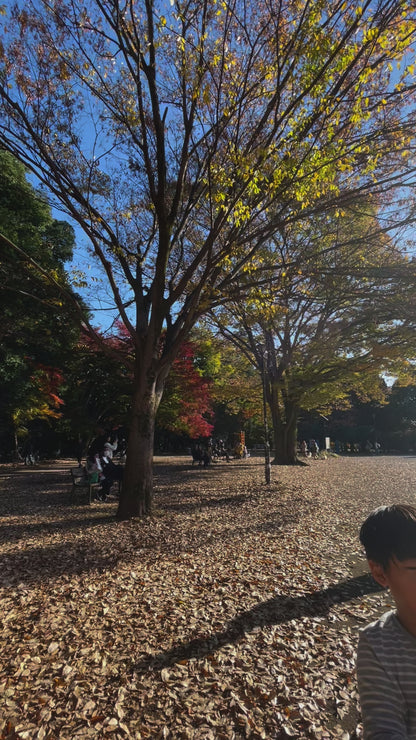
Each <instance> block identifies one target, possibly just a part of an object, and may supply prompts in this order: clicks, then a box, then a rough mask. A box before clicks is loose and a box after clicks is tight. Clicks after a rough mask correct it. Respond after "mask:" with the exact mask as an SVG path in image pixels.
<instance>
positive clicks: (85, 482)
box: [70, 465, 100, 504]
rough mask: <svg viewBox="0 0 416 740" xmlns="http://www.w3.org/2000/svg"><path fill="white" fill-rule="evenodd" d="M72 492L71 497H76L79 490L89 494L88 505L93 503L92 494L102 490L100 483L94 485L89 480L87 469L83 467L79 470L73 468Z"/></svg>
mask: <svg viewBox="0 0 416 740" xmlns="http://www.w3.org/2000/svg"><path fill="white" fill-rule="evenodd" d="M70 472H71V480H72V490H71V495H72V496H75V493H76V491H77V490H83V491H85V492H88V503H89V504H90V503H91V498H92V492H93V491H95V490H97V489H99V488H100V484H99V483H92V482H91V481H90V480H89V478H88V473H87V469H86V468H85V466H83V465H81V466H80V467H77V468H71V471H70Z"/></svg>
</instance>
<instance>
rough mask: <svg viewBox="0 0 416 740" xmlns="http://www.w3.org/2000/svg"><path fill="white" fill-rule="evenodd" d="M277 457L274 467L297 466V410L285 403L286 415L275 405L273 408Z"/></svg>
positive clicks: (292, 405) (290, 404) (289, 403)
mask: <svg viewBox="0 0 416 740" xmlns="http://www.w3.org/2000/svg"><path fill="white" fill-rule="evenodd" d="M271 413H272V422H273V438H274V449H275V457H274V460H273V464H274V465H297V464H298V454H297V422H298V413H297V409H296V407H295V406H294V404H292V403H291V402H286V403H285V408H284V413H283V414H282V411H281V410H280V409H279V408H277V407H276V404H273V405H272V407H271Z"/></svg>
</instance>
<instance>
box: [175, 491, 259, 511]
mask: <svg viewBox="0 0 416 740" xmlns="http://www.w3.org/2000/svg"><path fill="white" fill-rule="evenodd" d="M192 498H193V500H192V501H178V502H169V501H166V502H163V510H164V511H165V510H166V511H181V512H184V513H186V512H190V511H198V510H199V511H202V509H220V508H221V507H223V506H231V507H238V506H241V505H242V504H245V503H249V502H251V501H252V499H253V496H252V494H250V493H247V494H246V493H240V494H236V495H235V496H222V497H219V498H202V499H198V498H196V497H195V494H193V496H192Z"/></svg>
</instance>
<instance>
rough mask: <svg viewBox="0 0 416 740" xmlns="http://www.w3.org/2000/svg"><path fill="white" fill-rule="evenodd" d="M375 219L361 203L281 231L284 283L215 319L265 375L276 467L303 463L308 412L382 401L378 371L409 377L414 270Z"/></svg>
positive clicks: (415, 315) (415, 317)
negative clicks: (300, 449) (354, 398)
mask: <svg viewBox="0 0 416 740" xmlns="http://www.w3.org/2000/svg"><path fill="white" fill-rule="evenodd" d="M373 217H374V213H373V208H371V207H369V205H368V203H367V204H366V205H365V204H362V207H361V209H359V207H358V203H357V204H356V206H355V208H354V209H351V210H349V211H348V212H345V213H344V214H343V216H340V215H338V216H335V215H334V214H333V218H332V220H328V217H326V218H321V219H317V218H315V219H314V220H313V222H310V223H305V224H302V227H301V228H299V226H295V227H292V228H291V229H288V230H286V231H285V232H282V233H281V235H280V239H279V240H277V239H275V240H274V242H273V245H271V249H272V251H276V250H277V251H278V254H279V260H280V262H281V263H282V264H283V265H284V267H282V269H281V273H280V277H279V279H278V280H276V281H275V282H273V284H271V285H270V287H269V289H268V291H265V290H264V289H263V290H262V291H261V292H260V291H254V292H253V293H252V296H251V300H250V301H247V300H246V299H244V300H243V301H241V300H240V301H236V302H235V303H234V304H233V306H229V307H227V308H226V309H224V308H223V309H222V310H221V311H218V310H217V311H215V312H213V318H214V320H215V321H216V323H217V325H218V326H219V327H220V329H221V331H222V333H223V334H224V335H225V336H228V337H229V338H230V339H231V341H233V343H234V344H235V345H236V346H238V347H239V348H240V349H241V350H242V351H243V352H245V354H246V355H247V357H249V358H251V361H252V362H253V364H254V365H255V366H256V367H257V368H258V371H259V373H261V375H262V376H263V378H264V386H265V392H266V395H267V400H268V403H269V406H270V411H271V417H272V422H273V432H274V445H275V462H277V463H279V464H294V463H296V461H297V444H296V432H297V421H298V416H299V412H300V410H301V409H303V410H312V409H315V410H319V411H321V412H323V413H327V412H328V411H330V410H331V409H332V408H333V407H334V406H336V405H339V404H340V403H341V402H344V403H345V402H346V401H347V399H348V397H349V395H350V392H351V390H355V392H356V393H361V394H362V395H363V394H364V395H366V396H367V397H371V396H374V397H378V396H379V393H380V388H381V385H380V382H379V377H380V373H381V372H385V373H387V372H390V373H395V374H399V375H402V376H405V375H406V374H408V373H409V368H411V366H409V359H414V358H415V356H416V345H415V342H414V330H415V323H416V305H415V298H414V292H415V290H414V286H415V279H416V265H415V264H414V263H411V264H409V263H408V262H407V260H406V259H405V257H404V256H403V255H402V254H401V252H400V251H399V250H398V249H397V248H396V247H395V246H394V245H393V242H392V240H391V239H390V238H389V237H388V236H387V235H385V234H384V235H382V234H381V233H380V230H379V229H374V225H373ZM307 255H308V258H307Z"/></svg>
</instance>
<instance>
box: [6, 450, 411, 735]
mask: <svg viewBox="0 0 416 740" xmlns="http://www.w3.org/2000/svg"><path fill="white" fill-rule="evenodd" d="M71 464H72V463H71V462H68V463H66V462H64V463H59V464H53V465H51V466H45V467H42V468H39V469H36V470H35V469H33V470H28V469H23V468H20V469H18V470H13V469H12V468H8V467H5V468H2V469H1V470H0V516H1V520H0V580H1V585H2V588H1V591H0V609H1V612H0V613H1V615H2V623H3V624H2V638H3V639H2V651H1V655H0V740H1V739H2V738H7V740H16V739H17V738H22V740H23V739H25V738H30V739H31V738H34V739H35V738H36V740H54V738H62V739H63V740H66V739H68V740H72V739H73V738H90V737H92V738H97V739H99V740H101V738H106V737H113V738H126V737H131V738H137V740H139V738H151V739H152V740H155V739H157V738H192V739H193V740H203V739H205V738H213V739H214V740H217V739H219V740H221V738H224V739H227V740H232V739H233V738H237V739H240V738H266V739H267V740H268V739H269V738H277V739H279V738H284V737H296V738H305V739H306V738H318V739H319V738H338V737H341V738H344V740H345V739H346V738H356V737H359V736H360V731H359V725H358V728H357V724H358V722H359V715H358V712H357V706H356V688H355V675H354V651H355V646H356V640H357V629H358V628H359V626H361V625H363V624H365V623H367V622H368V621H371V620H372V619H374V618H375V617H376V616H378V614H380V613H382V611H383V610H385V608H386V604H387V603H389V602H388V594H386V593H384V592H379V591H376V590H375V588H374V584H373V583H372V581H371V580H370V579H369V577H368V576H367V575H366V567H365V562H364V559H363V556H362V554H361V552H360V547H359V543H358V540H357V532H358V529H359V525H360V523H361V521H362V520H363V518H364V517H365V516H366V514H367V513H368V512H369V511H370V510H371V509H372V508H374V506H376V505H379V504H382V503H392V502H397V501H402V502H409V503H413V504H416V493H415V486H414V481H415V478H416V458H411V457H408V458H401V457H379V458H352V459H350V458H336V459H334V458H331V459H329V460H326V461H321V460H318V461H312V462H311V464H310V465H309V466H308V467H304V468H296V469H292V468H273V470H272V483H271V485H270V487H267V486H266V485H265V484H264V483H263V463H262V461H261V459H260V458H251V459H249V460H247V461H233V462H232V463H231V464H229V465H227V464H226V463H220V464H217V465H215V466H213V467H212V468H210V469H208V470H200V469H197V468H193V469H192V467H191V466H190V464H189V460H188V459H186V458H169V459H166V458H164V459H161V458H160V459H156V465H155V511H154V515H153V517H152V518H150V519H148V520H146V521H135V522H129V523H118V522H116V521H115V513H116V506H117V504H116V502H114V503H109V504H100V503H94V504H93V505H92V506H91V507H89V506H85V505H83V504H82V503H81V504H78V505H74V504H73V503H72V502H71V499H70V495H69V493H70V483H69V480H68V478H69V475H68V468H69V467H70V465H71Z"/></svg>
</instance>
